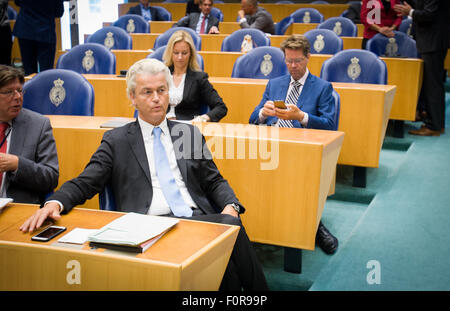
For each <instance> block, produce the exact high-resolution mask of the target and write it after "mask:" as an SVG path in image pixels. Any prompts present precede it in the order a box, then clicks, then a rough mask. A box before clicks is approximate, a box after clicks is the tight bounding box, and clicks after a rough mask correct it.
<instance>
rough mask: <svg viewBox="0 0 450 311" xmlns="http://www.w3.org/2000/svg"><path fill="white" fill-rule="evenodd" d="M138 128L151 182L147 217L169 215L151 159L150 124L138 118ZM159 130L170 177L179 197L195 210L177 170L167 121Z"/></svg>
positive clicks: (195, 206) (194, 205)
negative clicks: (171, 176) (150, 196)
mask: <svg viewBox="0 0 450 311" xmlns="http://www.w3.org/2000/svg"><path fill="white" fill-rule="evenodd" d="M138 122H139V126H140V127H141V132H142V137H143V138H144V145H145V152H146V154H147V161H148V164H149V166H150V177H151V180H152V188H153V198H152V202H151V204H150V208H149V210H148V214H149V215H165V214H169V213H170V207H169V204H168V203H167V201H166V198H165V197H164V193H163V191H162V189H161V185H160V184H159V180H158V176H156V168H155V159H154V157H153V134H152V133H153V128H154V126H153V125H151V124H150V123H147V122H145V121H144V120H142V119H141V118H140V117H138ZM159 127H160V128H161V131H162V132H161V143H162V144H163V146H164V149H165V150H166V154H167V158H168V160H169V165H170V169H171V171H172V175H173V177H174V178H175V182H176V184H177V186H178V188H179V189H180V192H181V196H182V197H183V199H184V202H185V203H186V204H187V205H188V206H190V207H194V208H197V205H196V204H195V202H194V200H192V197H191V195H190V194H189V192H188V190H187V187H186V184H185V183H184V180H183V177H182V176H181V172H180V169H179V168H178V164H177V159H176V157H175V151H174V149H173V142H172V138H171V137H170V133H169V127H168V126H167V119H164V121H163V122H162V123H161V124H160V125H159Z"/></svg>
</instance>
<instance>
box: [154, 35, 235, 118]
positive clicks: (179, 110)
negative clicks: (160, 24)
mask: <svg viewBox="0 0 450 311" xmlns="http://www.w3.org/2000/svg"><path fill="white" fill-rule="evenodd" d="M163 60H164V63H165V64H166V65H167V67H169V69H170V71H171V73H172V76H173V87H172V88H171V91H170V111H169V113H168V114H167V117H168V118H176V119H177V120H192V119H194V118H195V120H196V121H206V122H208V121H210V122H219V121H220V120H221V119H222V118H223V117H225V115H226V114H227V111H228V109H227V107H226V106H225V103H224V102H223V100H222V98H221V97H220V96H219V94H218V93H217V91H216V90H215V89H214V87H213V86H212V85H211V83H210V82H209V81H208V74H207V73H205V72H203V71H201V70H200V66H199V65H198V63H197V51H196V49H195V46H194V42H193V40H192V37H191V35H190V34H189V33H187V32H186V31H183V30H179V31H176V32H174V33H173V34H172V36H171V37H170V39H169V42H168V43H167V47H166V50H165V52H164V55H163ZM206 107H208V108H209V111H207V112H206V111H205V108H206Z"/></svg>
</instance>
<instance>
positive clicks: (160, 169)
mask: <svg viewBox="0 0 450 311" xmlns="http://www.w3.org/2000/svg"><path fill="white" fill-rule="evenodd" d="M153 154H154V157H155V168H156V176H158V180H159V183H160V184H161V188H162V191H163V194H164V197H165V198H166V201H167V203H168V204H169V207H170V209H171V210H172V213H173V214H174V215H175V216H178V217H181V216H185V217H191V216H192V209H191V208H189V206H187V205H186V203H185V202H184V200H183V197H182V196H181V192H180V189H178V186H177V183H176V182H175V178H174V177H173V174H172V171H171V170H170V165H169V159H168V158H167V154H166V150H165V149H164V146H163V144H162V143H161V128H160V127H155V128H153Z"/></svg>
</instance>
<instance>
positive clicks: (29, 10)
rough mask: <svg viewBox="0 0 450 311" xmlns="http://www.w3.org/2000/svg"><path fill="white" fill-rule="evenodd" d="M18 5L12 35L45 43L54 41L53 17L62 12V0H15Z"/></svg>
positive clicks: (58, 15) (59, 15) (60, 14)
mask: <svg viewBox="0 0 450 311" xmlns="http://www.w3.org/2000/svg"><path fill="white" fill-rule="evenodd" d="M14 2H15V3H16V5H17V6H20V11H19V14H18V15H17V20H16V23H15V25H14V30H13V35H14V36H16V37H18V38H21V39H28V40H38V41H41V42H46V43H55V42H56V32H55V18H56V17H61V16H62V15H63V13H64V6H63V0H45V1H36V0H15V1H14Z"/></svg>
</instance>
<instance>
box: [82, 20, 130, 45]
mask: <svg viewBox="0 0 450 311" xmlns="http://www.w3.org/2000/svg"><path fill="white" fill-rule="evenodd" d="M86 42H87V43H99V44H103V45H104V46H106V47H107V48H108V49H110V50H112V49H114V50H131V48H132V40H131V36H130V35H129V34H128V33H127V32H126V31H125V30H123V29H122V28H120V27H116V26H109V27H104V28H101V29H99V30H97V31H96V32H94V33H93V34H92V35H90V36H89V37H88V38H87V40H86Z"/></svg>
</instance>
